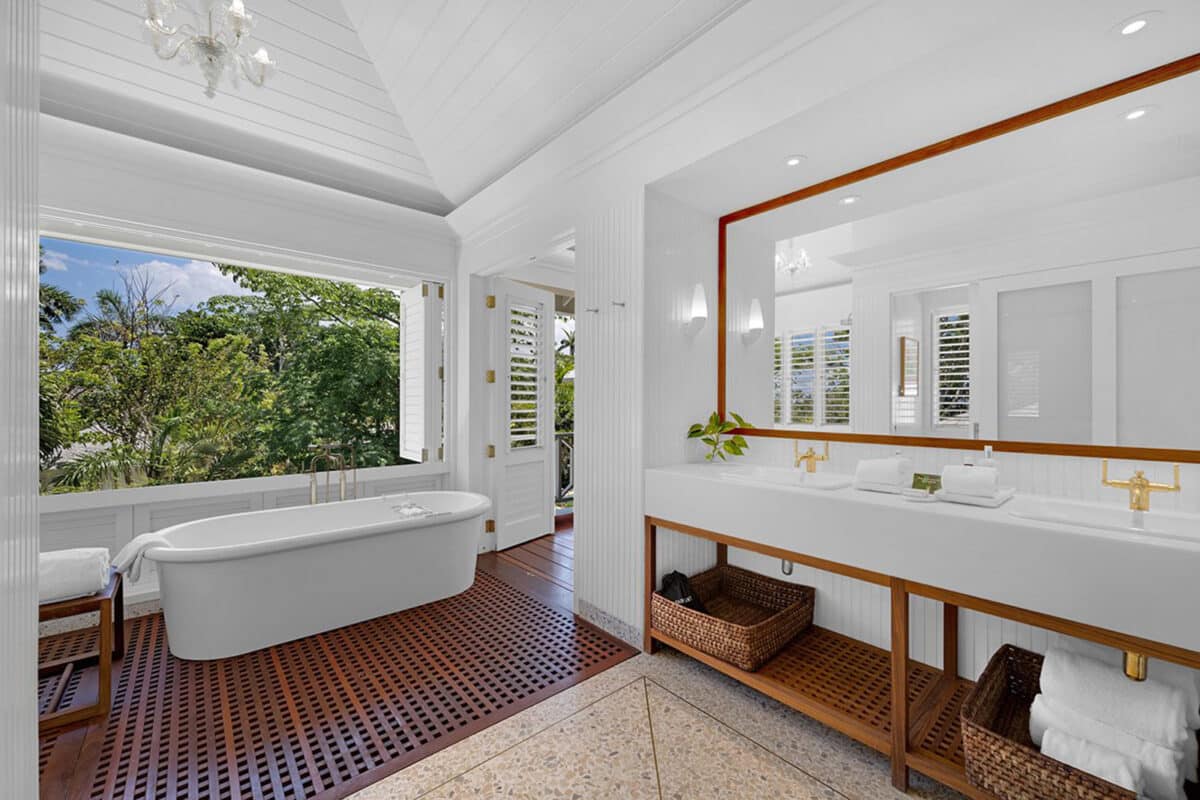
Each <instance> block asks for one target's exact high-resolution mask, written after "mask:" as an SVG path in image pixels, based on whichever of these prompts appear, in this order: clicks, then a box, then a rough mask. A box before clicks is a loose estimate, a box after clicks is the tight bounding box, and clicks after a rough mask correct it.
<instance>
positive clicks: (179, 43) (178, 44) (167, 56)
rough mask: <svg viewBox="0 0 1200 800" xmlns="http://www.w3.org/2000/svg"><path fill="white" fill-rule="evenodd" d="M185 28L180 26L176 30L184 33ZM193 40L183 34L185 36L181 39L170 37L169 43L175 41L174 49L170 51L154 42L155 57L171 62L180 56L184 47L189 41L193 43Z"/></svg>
mask: <svg viewBox="0 0 1200 800" xmlns="http://www.w3.org/2000/svg"><path fill="white" fill-rule="evenodd" d="M183 27H184V26H180V27H179V28H177V29H176V30H179V31H182V30H183ZM191 38H192V37H191V36H189V35H188V34H186V33H185V34H183V36H182V37H181V38H179V39H175V36H174V35H172V36H170V37H168V39H167V42H168V43H172V41H173V43H174V45H175V46H174V47H172V48H170V49H164V48H163V47H162V46H161V45H160V44H159V43H158V41H157V40H156V41H155V42H154V55H156V56H158V57H159V58H161V59H162V60H163V61H170V60H171V59H173V58H175V56H177V55H179V51H180V50H182V49H183V46H184V45H185V44H187V43H188V42H189V41H191Z"/></svg>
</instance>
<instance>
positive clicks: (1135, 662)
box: [1125, 650, 1146, 681]
mask: <svg viewBox="0 0 1200 800" xmlns="http://www.w3.org/2000/svg"><path fill="white" fill-rule="evenodd" d="M1125 677H1126V678H1129V679H1130V680H1132V681H1144V680H1146V657H1145V656H1144V655H1142V654H1141V653H1131V652H1130V651H1128V650H1126V651H1125Z"/></svg>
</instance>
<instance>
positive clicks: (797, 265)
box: [775, 239, 812, 278]
mask: <svg viewBox="0 0 1200 800" xmlns="http://www.w3.org/2000/svg"><path fill="white" fill-rule="evenodd" d="M811 266H812V264H811V262H809V260H808V251H807V250H805V249H804V248H803V247H797V246H796V240H795V239H785V240H784V241H782V242H776V243H775V271H776V272H786V273H787V274H788V276H789V277H792V278H794V277H796V273H798V272H804V271H805V270H807V269H808V268H809V267H811Z"/></svg>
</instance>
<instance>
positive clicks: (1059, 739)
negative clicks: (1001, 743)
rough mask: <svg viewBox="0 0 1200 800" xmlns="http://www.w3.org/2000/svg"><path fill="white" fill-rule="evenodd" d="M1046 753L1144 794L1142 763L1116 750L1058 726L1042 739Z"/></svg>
mask: <svg viewBox="0 0 1200 800" xmlns="http://www.w3.org/2000/svg"><path fill="white" fill-rule="evenodd" d="M1042 755H1044V756H1047V757H1049V758H1053V759H1056V760H1058V761H1061V762H1063V763H1064V764H1069V765H1070V766H1072V767H1075V768H1076V769H1081V770H1083V771H1084V772H1087V773H1089V774H1091V775H1095V776H1096V777H1097V778H1100V779H1102V780H1106V781H1108V782H1109V783H1114V784H1116V785H1117V786H1120V787H1121V788H1123V789H1128V790H1129V791H1131V792H1136V793H1137V794H1139V795H1140V794H1141V793H1142V766H1141V764H1139V763H1138V762H1136V761H1134V760H1133V759H1131V758H1129V757H1128V756H1123V755H1121V754H1120V753H1118V752H1117V751H1115V750H1109V749H1108V748H1107V747H1101V746H1100V745H1098V744H1095V743H1093V742H1089V741H1087V740H1086V739H1080V738H1079V737H1078V736H1072V735H1071V734H1069V733H1063V732H1062V731H1060V730H1057V729H1056V728H1051V729H1050V730H1048V731H1046V735H1045V736H1044V737H1043V738H1042Z"/></svg>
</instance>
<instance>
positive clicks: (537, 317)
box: [508, 303, 545, 450]
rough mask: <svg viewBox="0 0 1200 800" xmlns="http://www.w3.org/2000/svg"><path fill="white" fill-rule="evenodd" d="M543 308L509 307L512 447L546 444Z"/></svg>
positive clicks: (520, 305) (533, 306)
mask: <svg viewBox="0 0 1200 800" xmlns="http://www.w3.org/2000/svg"><path fill="white" fill-rule="evenodd" d="M543 324H544V322H543V319H542V309H541V307H540V306H535V305H527V304H524V303H512V304H511V305H509V307H508V446H509V449H512V450H516V449H519V448H522V447H539V446H540V445H541V444H542V441H541V434H542V427H543V426H542V421H543V419H542V418H543V415H544V413H545V409H543V408H542V403H541V397H542V392H541V391H540V390H541V382H542V380H543V379H544V378H545V376H544V375H542V359H541V358H540V357H539V355H540V353H539V347H538V345H539V342H540V341H541V337H542V334H543V331H542V325H543Z"/></svg>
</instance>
